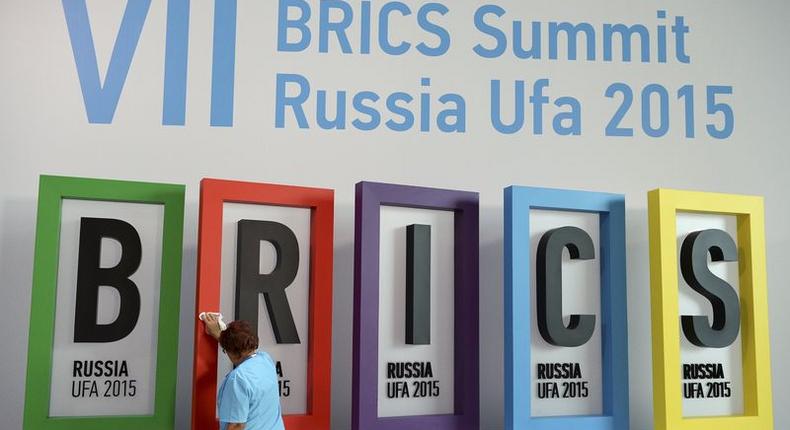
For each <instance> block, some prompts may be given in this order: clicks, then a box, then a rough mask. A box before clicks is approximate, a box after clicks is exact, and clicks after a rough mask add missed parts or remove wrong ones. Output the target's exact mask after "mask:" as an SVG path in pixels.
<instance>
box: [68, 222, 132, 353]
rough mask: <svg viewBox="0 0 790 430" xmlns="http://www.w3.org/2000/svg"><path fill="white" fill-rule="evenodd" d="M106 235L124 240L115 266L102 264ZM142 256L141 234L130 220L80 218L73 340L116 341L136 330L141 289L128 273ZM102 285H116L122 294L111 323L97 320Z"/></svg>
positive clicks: (120, 240)
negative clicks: (116, 312)
mask: <svg viewBox="0 0 790 430" xmlns="http://www.w3.org/2000/svg"><path fill="white" fill-rule="evenodd" d="M105 237H106V238H111V239H115V240H117V241H118V242H119V243H120V244H121V250H122V252H121V260H120V261H119V262H118V264H117V265H116V266H115V267H112V268H102V267H101V266H100V259H101V240H102V238H105ZM141 260H142V245H141V244H140V235H139V234H138V233H137V230H135V228H134V227H133V226H132V225H131V224H129V223H128V222H126V221H122V220H118V219H109V218H82V219H81V221H80V243H79V257H78V263H77V297H76V306H75V317H74V342H78V343H80V342H99V343H107V342H115V341H118V340H121V339H123V338H125V337H126V336H128V335H129V333H131V332H132V330H134V327H135V325H137V318H139V316H140V291H139V290H138V289H137V285H135V283H134V282H132V280H131V279H129V277H130V276H132V275H133V274H134V273H135V272H136V271H137V269H138V268H139V267H140V261H141ZM101 286H107V287H112V288H115V290H116V291H118V294H119V295H120V297H121V305H120V310H119V312H118V317H117V318H116V319H115V321H113V322H112V323H110V324H98V323H97V317H98V305H99V287H101Z"/></svg>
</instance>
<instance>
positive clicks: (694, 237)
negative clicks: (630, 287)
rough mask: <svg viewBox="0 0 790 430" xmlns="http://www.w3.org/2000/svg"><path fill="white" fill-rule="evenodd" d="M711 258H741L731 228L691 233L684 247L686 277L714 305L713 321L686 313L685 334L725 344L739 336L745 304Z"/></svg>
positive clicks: (703, 342) (701, 342) (700, 342)
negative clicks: (712, 267)
mask: <svg viewBox="0 0 790 430" xmlns="http://www.w3.org/2000/svg"><path fill="white" fill-rule="evenodd" d="M708 253H710V257H711V261H713V262H718V261H737V260H738V248H737V247H736V246H735V242H733V240H732V238H731V237H730V235H729V234H727V232H725V231H722V230H716V229H710V230H702V231H695V232H693V233H690V234H689V235H688V236H687V237H686V239H685V240H683V245H682V246H681V249H680V268H681V272H682V274H683V279H684V280H685V281H686V283H687V284H689V286H690V287H691V288H692V289H694V291H696V292H698V293H700V294H701V295H703V296H704V297H705V298H706V299H708V301H709V302H710V304H711V306H712V307H713V324H709V321H708V317H707V316H704V315H683V316H682V317H681V323H682V326H683V334H685V335H686V338H687V339H688V340H689V342H691V343H692V344H694V345H696V346H699V347H707V348H725V347H727V346H730V345H731V344H732V343H733V342H734V341H735V339H736V338H737V337H738V331H739V330H740V321H741V317H740V314H741V308H740V302H739V299H738V294H737V293H736V292H735V290H734V289H733V288H732V286H731V285H730V284H728V283H727V282H726V281H724V280H723V279H721V278H719V277H717V276H716V275H714V274H713V273H711V271H710V269H709V268H708Z"/></svg>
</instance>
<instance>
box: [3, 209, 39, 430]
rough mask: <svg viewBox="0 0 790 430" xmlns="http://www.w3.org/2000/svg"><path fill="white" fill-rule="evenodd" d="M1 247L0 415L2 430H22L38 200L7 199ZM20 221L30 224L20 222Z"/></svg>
mask: <svg viewBox="0 0 790 430" xmlns="http://www.w3.org/2000/svg"><path fill="white" fill-rule="evenodd" d="M2 204H3V206H2V212H0V213H2V217H0V219H2V224H0V228H2V230H0V231H2V238H3V241H2V244H0V279H2V286H0V290H2V300H0V315H2V320H3V322H2V323H0V339H3V342H7V343H5V344H4V345H3V347H2V348H0V363H2V370H0V387H3V388H2V390H0V416H2V417H3V424H2V427H3V428H8V429H21V428H22V413H23V410H24V401H25V395H24V393H25V375H26V372H27V344H28V325H29V324H30V296H31V292H32V288H31V286H32V284H33V249H34V243H35V229H36V224H35V219H36V199H35V198H25V199H19V198H10V199H9V198H4V199H3V203H2ZM20 220H28V222H25V223H20V222H19V221H20Z"/></svg>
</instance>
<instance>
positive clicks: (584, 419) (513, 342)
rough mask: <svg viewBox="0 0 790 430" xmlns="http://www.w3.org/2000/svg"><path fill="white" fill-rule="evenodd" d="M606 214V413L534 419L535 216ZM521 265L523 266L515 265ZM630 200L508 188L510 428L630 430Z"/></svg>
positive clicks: (603, 254)
mask: <svg viewBox="0 0 790 430" xmlns="http://www.w3.org/2000/svg"><path fill="white" fill-rule="evenodd" d="M532 209H547V210H563V211H575V212H594V213H598V214H599V215H600V217H599V218H600V237H601V239H600V248H601V249H600V256H601V257H600V261H601V352H602V357H601V365H602V366H603V369H602V380H603V389H602V393H603V411H602V414H601V415H588V416H563V417H532V405H531V398H532V396H531V387H532V374H531V372H530V366H531V362H530V349H531V347H530V345H531V338H530V337H531V336H530V335H531V332H530V323H531V318H532V316H531V315H530V306H529V303H530V299H531V295H530V280H531V272H530V271H531V270H532V262H531V261H530V239H529V211H530V210H532ZM516 262H517V264H516ZM627 322H628V319H627V300H626V275H625V196H624V195H622V194H607V193H596V192H587V191H572V190H557V189H550V188H532V187H521V186H510V187H507V188H505V384H504V385H505V430H566V429H569V428H574V427H576V428H584V429H585V430H627V429H628V328H627Z"/></svg>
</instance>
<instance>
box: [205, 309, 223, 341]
mask: <svg viewBox="0 0 790 430" xmlns="http://www.w3.org/2000/svg"><path fill="white" fill-rule="evenodd" d="M203 325H204V326H205V329H206V334H207V335H209V336H211V337H213V338H214V339H216V340H219V335H220V333H222V329H221V328H220V327H219V317H218V316H217V315H215V314H213V313H209V312H206V314H205V316H204V317H203Z"/></svg>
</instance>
